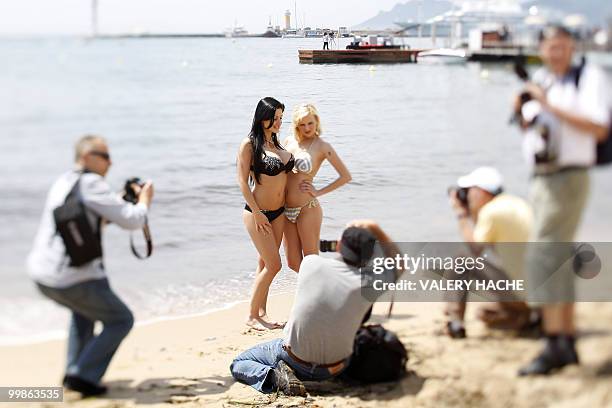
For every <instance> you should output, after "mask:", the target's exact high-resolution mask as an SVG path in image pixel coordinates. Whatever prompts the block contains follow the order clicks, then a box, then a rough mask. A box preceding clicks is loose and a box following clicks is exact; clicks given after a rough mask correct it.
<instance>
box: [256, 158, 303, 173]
mask: <svg viewBox="0 0 612 408" xmlns="http://www.w3.org/2000/svg"><path fill="white" fill-rule="evenodd" d="M262 161H263V166H261V168H259V169H257V170H259V173H261V174H265V175H266V176H278V175H279V174H281V173H282V172H283V171H284V172H285V173H289V172H290V171H291V170H293V165H294V164H295V159H294V157H293V154H292V155H291V158H290V159H289V161H288V162H287V164H285V163H283V161H282V160H281V159H280V158H278V157H274V156H267V155H266V156H264V158H263V160H262ZM251 170H254V168H253V166H251Z"/></svg>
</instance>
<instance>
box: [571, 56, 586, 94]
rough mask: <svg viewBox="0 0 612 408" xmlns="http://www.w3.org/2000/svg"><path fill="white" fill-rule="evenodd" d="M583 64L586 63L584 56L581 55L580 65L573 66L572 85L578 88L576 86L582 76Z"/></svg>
mask: <svg viewBox="0 0 612 408" xmlns="http://www.w3.org/2000/svg"><path fill="white" fill-rule="evenodd" d="M585 65H586V57H585V56H584V55H583V56H582V57H581V58H580V65H578V66H577V67H575V68H573V75H574V85H576V88H578V86H579V85H580V79H581V77H582V71H583V70H584V66H585Z"/></svg>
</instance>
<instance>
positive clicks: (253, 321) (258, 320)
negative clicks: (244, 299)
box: [246, 317, 280, 331]
mask: <svg viewBox="0 0 612 408" xmlns="http://www.w3.org/2000/svg"><path fill="white" fill-rule="evenodd" d="M246 325H247V326H249V327H250V328H251V329H253V330H258V331H265V330H274V329H279V328H280V327H279V325H278V323H274V322H269V321H267V320H265V319H264V318H263V317H249V318H248V320H247V321H246Z"/></svg>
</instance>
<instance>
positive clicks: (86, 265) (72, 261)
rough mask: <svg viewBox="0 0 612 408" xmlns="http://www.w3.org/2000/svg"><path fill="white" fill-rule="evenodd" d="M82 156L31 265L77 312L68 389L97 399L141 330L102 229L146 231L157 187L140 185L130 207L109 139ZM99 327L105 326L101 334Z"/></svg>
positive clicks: (89, 140)
mask: <svg viewBox="0 0 612 408" xmlns="http://www.w3.org/2000/svg"><path fill="white" fill-rule="evenodd" d="M75 153H76V154H75V161H76V168H75V170H72V171H69V172H67V173H65V174H63V175H62V176H60V177H59V179H57V180H56V181H55V183H54V184H53V186H52V187H51V190H50V191H49V193H48V196H47V201H46V204H45V207H44V211H43V215H42V219H41V222H40V225H39V228H38V233H37V235H36V239H35V241H34V246H33V249H32V251H31V253H30V255H29V257H28V260H27V264H28V271H29V275H30V277H31V278H32V279H33V280H34V281H35V282H36V284H37V286H38V288H39V289H40V291H41V292H42V293H43V294H44V295H45V296H46V297H48V298H49V299H52V300H53V301H55V302H57V303H59V304H60V305H62V306H65V307H67V308H68V309H70V311H71V312H72V320H71V323H70V330H69V335H68V355H67V360H68V361H67V364H66V375H65V377H64V380H63V384H64V386H65V387H66V388H67V389H70V390H73V391H77V392H80V393H81V394H82V395H83V396H92V395H100V394H103V393H105V392H106V387H104V386H102V385H100V379H101V378H102V376H103V375H104V373H105V372H106V369H107V367H108V365H109V363H110V361H111V359H112V357H113V355H114V354H115V351H117V348H118V347H119V344H120V343H121V341H122V340H123V339H124V338H125V336H126V335H127V334H128V332H129V331H130V329H131V328H132V325H133V324H134V317H133V315H132V313H131V311H130V310H129V309H128V307H127V306H126V305H125V304H124V303H123V302H122V301H121V299H119V298H118V297H117V295H116V294H115V293H114V292H113V290H112V289H111V288H110V286H109V283H108V280H107V278H106V273H105V270H104V263H103V260H102V239H101V238H102V237H101V232H102V226H103V224H104V223H105V222H112V223H115V224H117V225H118V226H120V227H121V228H123V229H128V230H135V229H140V228H143V227H144V226H145V224H146V217H147V212H148V208H149V206H150V204H151V200H152V198H153V185H152V184H151V183H150V182H148V183H145V184H144V185H142V186H132V188H134V190H138V191H136V195H137V198H135V199H134V201H136V203H132V202H128V201H124V200H122V199H121V197H120V196H119V195H117V194H116V193H114V192H113V191H112V190H111V188H110V186H109V185H108V183H107V182H106V181H105V179H104V177H105V176H106V173H107V172H108V169H109V168H110V166H111V164H112V163H111V158H110V154H109V150H108V146H107V144H106V141H105V140H104V139H103V138H102V137H98V136H84V137H82V138H81V139H80V140H79V141H78V142H77V144H76V152H75ZM96 321H99V322H102V325H103V329H102V331H101V332H100V333H99V334H98V335H96V334H94V323H95V322H96Z"/></svg>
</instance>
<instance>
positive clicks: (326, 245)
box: [319, 239, 338, 252]
mask: <svg viewBox="0 0 612 408" xmlns="http://www.w3.org/2000/svg"><path fill="white" fill-rule="evenodd" d="M319 247H320V248H319V249H320V251H321V252H336V248H337V247H338V241H327V240H325V239H322V240H321V242H320V243H319Z"/></svg>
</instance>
